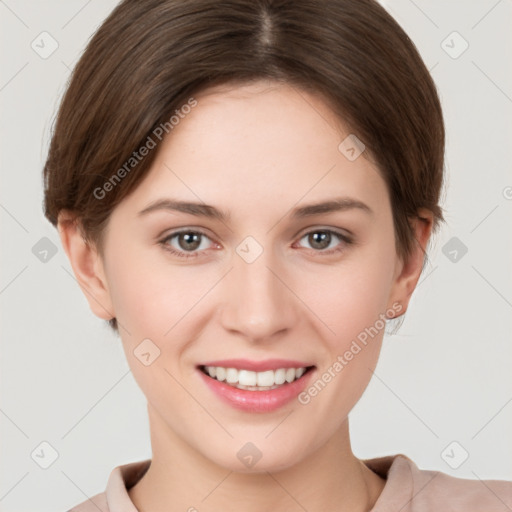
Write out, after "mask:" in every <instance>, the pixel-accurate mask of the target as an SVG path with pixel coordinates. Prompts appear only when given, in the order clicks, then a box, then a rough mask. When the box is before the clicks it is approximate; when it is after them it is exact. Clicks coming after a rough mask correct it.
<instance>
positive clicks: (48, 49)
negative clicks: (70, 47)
mask: <svg viewBox="0 0 512 512" xmlns="http://www.w3.org/2000/svg"><path fill="white" fill-rule="evenodd" d="M30 47H31V48H32V50H34V51H35V52H36V53H37V55H39V57H41V59H45V60H46V59H47V58H48V57H50V56H51V55H52V54H53V53H54V52H55V51H56V50H57V48H58V47H59V43H58V42H57V40H56V39H55V38H54V37H53V36H52V35H51V34H49V33H48V32H46V31H44V32H41V33H40V34H39V35H38V36H37V37H36V38H35V39H34V40H33V41H32V42H31V43H30Z"/></svg>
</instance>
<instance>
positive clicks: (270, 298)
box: [222, 237, 296, 341]
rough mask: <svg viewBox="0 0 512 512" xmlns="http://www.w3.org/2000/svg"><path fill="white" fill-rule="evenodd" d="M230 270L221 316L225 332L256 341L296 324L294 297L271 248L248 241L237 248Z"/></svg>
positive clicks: (249, 239)
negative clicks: (238, 334)
mask: <svg viewBox="0 0 512 512" xmlns="http://www.w3.org/2000/svg"><path fill="white" fill-rule="evenodd" d="M233 267H234V268H233V270H232V271H231V272H230V273H229V276H228V280H229V286H228V288H229V290H228V293H227V295H226V297H227V298H226V301H225V304H224V310H223V314H222V322H223V325H224V327H225V328H226V329H228V330H232V331H233V330H234V331H238V332H240V333H242V334H244V335H245V336H246V337H247V338H248V339H249V340H251V341H256V340H259V339H264V338H269V337H272V335H273V334H275V333H278V332H279V331H282V330H284V329H287V328H290V327H291V326H292V325H293V324H294V323H295V322H296V318H294V317H295V314H294V312H295V308H294V304H293V293H291V291H290V290H289V289H288V288H287V287H286V285H285V284H284V283H285V282H286V278H285V276H284V275H281V274H283V272H282V270H280V269H281V268H282V267H281V266H280V265H279V264H278V262H277V261H276V259H275V258H274V252H273V251H272V249H271V248H270V247H269V248H263V246H262V245H261V244H259V243H258V242H256V241H255V240H254V239H252V240H251V237H248V239H246V240H244V241H243V242H242V243H241V244H240V245H239V246H238V247H237V249H236V254H234V259H233Z"/></svg>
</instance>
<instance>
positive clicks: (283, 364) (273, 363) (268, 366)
mask: <svg viewBox="0 0 512 512" xmlns="http://www.w3.org/2000/svg"><path fill="white" fill-rule="evenodd" d="M198 366H199V367H201V366H222V367H223V368H236V369H237V370H251V371H253V372H264V371H266V370H278V369H279V368H307V367H309V366H313V365H312V364H311V363H305V362H303V361H293V360H291V359H265V360H263V361H251V360H249V359H222V360H218V361H207V362H205V363H201V364H200V365H198Z"/></svg>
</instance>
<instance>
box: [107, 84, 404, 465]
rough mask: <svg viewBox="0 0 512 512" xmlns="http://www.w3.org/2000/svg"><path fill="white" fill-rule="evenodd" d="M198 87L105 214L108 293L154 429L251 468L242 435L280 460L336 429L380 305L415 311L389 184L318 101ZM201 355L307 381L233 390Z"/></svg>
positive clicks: (380, 321)
mask: <svg viewBox="0 0 512 512" xmlns="http://www.w3.org/2000/svg"><path fill="white" fill-rule="evenodd" d="M195 98H196V100H197V102H198V104H197V106H195V107H194V108H193V109H191V111H190V112H189V113H188V114H187V115H186V116H184V117H183V118H182V119H180V122H179V124H177V125H176V126H174V128H173V130H172V132H171V133H170V135H169V136H168V137H167V139H165V140H164V143H163V145H162V146H161V149H160V150H159V154H158V156H157V158H156V160H155V162H154V164H153V166H152V168H151V170H150V173H149V174H148V175H147V177H146V178H145V179H144V181H143V182H142V183H141V184H140V185H139V186H138V187H137V188H136V189H135V190H134V192H133V193H132V194H131V195H129V196H128V197H127V198H126V199H124V200H123V202H122V203H121V204H119V205H118V206H117V208H116V209H115V210H114V211H113V213H112V215H111V217H110V220H109V224H108V228H107V231H106V237H105V250H104V259H103V260H102V263H101V275H102V276H103V277H104V282H105V288H106V298H105V301H108V302H109V306H110V307H111V310H112V311H113V312H114V314H115V317H116V318H117V320H118V323H119V325H120V326H121V327H120V335H121V337H122V343H123V347H124V350H125V354H126V357H127V360H128V363H129V365H130V368H131V370H132V372H133V375H134V377H135V379H136V381H137V383H138V384H139V386H140V388H141V389H142V391H143V392H144V394H145V396H146V397H147V400H148V407H149V410H150V415H151V418H152V421H153V423H154V424H153V428H155V429H159V431H160V434H161V435H162V436H167V435H168V436H170V437H173V438H175V439H179V440H180V441H182V442H184V443H186V444H187V445H188V446H190V447H191V448H192V449H194V450H195V451H196V452H197V453H198V454H200V455H201V456H203V457H205V458H206V459H209V460H210V461H213V462H214V463H216V464H219V465H221V466H223V467H225V468H229V469H232V470H236V471H243V470H244V465H243V463H242V462H241V459H240V458H239V456H237V454H238V453H239V450H240V449H241V448H242V447H243V446H244V445H246V443H248V442H250V443H252V444H253V445H254V446H255V447H257V449H258V450H259V451H260V452H261V453H262V454H263V458H262V459H261V461H260V462H258V464H257V466H256V468H257V469H258V471H261V470H276V469H278V468H286V467H289V466H291V465H293V464H295V463H297V462H298V461H300V460H301V459H303V458H304V457H306V456H307V455H308V454H311V453H313V452H314V451H315V450H316V449H317V448H318V447H320V446H321V445H323V444H325V443H326V441H327V440H329V439H330V438H331V437H332V436H333V435H334V434H335V433H336V432H337V431H338V430H339V429H340V426H341V425H342V423H343V422H344V421H345V419H346V418H347V415H348V413H349V411H350V410H351V409H352V408H353V406H354V405H355V404H356V402H357V401H358V399H359V398H360V396H361V395H362V393H363V391H364V389H365V388H366V386H367V384H368V382H369V380H370V378H371V376H372V373H371V370H373V369H374V368H375V366H376V363H377V359H378V355H379V350H380V347H381V340H382V336H383V333H384V318H385V314H386V312H388V314H389V313H393V312H394V313H395V315H396V316H399V315H400V314H402V313H403V312H404V310H405V307H406V304H407V297H406V295H405V294H403V293H402V291H401V288H400V286H399V284H400V281H399V275H400V272H401V270H402V265H401V263H400V260H399V259H398V257H397V255H396V252H395V235H394V231H393V218H392V210H391V205H390V201H389V196H388V193H387V189H386V185H385V182H384V180H383V179H382V177H381V176H380V174H379V172H377V169H376V167H375V166H374V165H373V164H371V163H370V162H369V160H367V159H366V158H365V153H364V152H363V153H362V154H361V156H360V157H358V158H356V159H355V160H354V159H353V158H352V159H349V158H347V153H346V152H343V151H341V150H340V149H339V145H340V143H341V142H342V141H343V140H344V139H345V138H346V137H347V136H348V135H349V132H348V131H344V130H343V129H342V128H341V127H340V123H339V121H336V120H335V119H334V118H333V115H332V113H331V112H330V110H329V108H328V107H327V105H326V104H325V103H324V102H323V101H322V100H321V99H320V98H318V97H316V96H312V95H310V94H307V93H305V92H303V91H298V90H297V89H296V88H292V87H290V86H287V85H278V84H270V83H267V82H259V83H257V84H252V85H248V86H244V87H236V88H235V87H232V88H229V87H227V86H224V87H217V88H215V89H211V90H209V91H208V92H205V93H203V94H201V95H198V96H196V97H195ZM349 154H350V153H349ZM160 201H163V202H162V203H160V206H158V203H159V202H160ZM165 201H167V203H165ZM335 201H338V206H339V205H342V207H338V208H327V207H325V208H316V209H315V208H308V209H305V207H306V206H311V205H317V204H321V203H330V205H331V206H333V204H335V203H334V202H335ZM173 202H174V206H176V202H183V203H198V204H199V205H200V208H199V207H195V208H179V207H178V208H177V209H173V208H172V206H173V205H172V204H171V203H173ZM205 205H208V206H205ZM343 205H344V206H343ZM145 210H146V211H145ZM141 212H143V213H141ZM212 212H215V213H212ZM235 359H236V360H238V361H227V362H226V360H235ZM203 365H207V366H213V367H222V368H226V367H231V368H232V367H234V368H238V369H243V370H246V372H245V373H244V372H240V373H239V372H234V371H233V370H228V371H227V378H228V380H229V379H231V378H233V379H234V378H236V377H237V376H238V378H239V379H240V381H241V382H246V385H253V384H254V383H256V384H257V383H258V382H259V383H260V384H261V385H265V384H266V385H268V382H270V381H268V380H266V379H269V378H272V377H274V379H277V382H278V383H279V382H282V380H283V379H286V377H288V378H289V379H290V380H291V379H292V378H296V377H297V376H298V377H299V378H298V379H296V380H295V381H294V382H291V383H289V382H287V381H286V382H285V383H284V384H279V386H278V387H277V388H275V389H273V390H267V391H262V390H252V391H251V390H247V389H246V390H239V389H236V388H234V387H233V385H231V384H233V383H231V384H228V383H226V381H224V383H219V381H218V380H217V379H214V378H212V377H210V376H206V374H205V373H204V372H203V371H202V370H201V368H200V367H202V366H203ZM290 367H291V368H298V367H300V368H302V367H304V368H307V369H308V371H307V372H305V373H304V374H303V375H302V376H301V375H300V373H301V371H299V372H297V373H294V372H293V370H289V368H290ZM255 370H261V371H260V372H258V373H256V375H254V374H253V373H252V372H253V371H255ZM272 370H277V371H272ZM206 371H208V369H206ZM213 372H215V373H214V375H217V377H219V378H222V377H223V375H224V373H225V372H223V370H219V369H218V368H217V369H216V370H212V373H213ZM242 374H243V376H242ZM263 374H264V375H263ZM230 375H231V377H230ZM246 378H247V379H248V380H245V379H246ZM251 379H256V382H254V380H251ZM258 379H259V381H258ZM279 379H281V381H280V380H279ZM315 383H316V384H315ZM272 385H276V380H273V381H272ZM258 393H261V394H260V395H258ZM270 432H271V434H269V433H270ZM245 449H246V450H249V452H251V450H255V449H254V448H253V447H252V446H248V447H246V448H245ZM245 469H246V468H245Z"/></svg>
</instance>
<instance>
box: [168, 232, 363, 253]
mask: <svg viewBox="0 0 512 512" xmlns="http://www.w3.org/2000/svg"><path fill="white" fill-rule="evenodd" d="M184 233H188V234H190V233H193V234H195V235H201V236H202V237H206V238H210V237H209V236H208V235H207V234H206V233H203V232H202V231H197V230H193V229H184V230H181V231H175V232H174V233H170V234H169V235H167V236H166V237H165V238H164V239H162V240H160V241H159V242H158V243H159V244H160V245H161V246H162V247H163V249H164V250H166V251H168V252H170V253H171V254H173V255H174V256H178V257H180V258H197V257H198V256H199V255H200V253H199V252H192V253H186V252H183V251H177V250H176V249H173V248H172V247H171V246H170V245H169V244H168V243H167V242H168V241H169V240H172V239H173V238H175V237H177V236H179V235H181V234H184ZM312 233H329V234H331V235H334V236H336V237H338V238H339V239H341V240H342V241H343V242H344V243H345V244H346V245H351V244H353V243H354V242H353V240H352V238H350V237H349V236H347V235H344V234H342V233H339V232H338V231H334V230H332V229H314V230H311V231H308V232H306V233H304V234H303V235H302V236H301V237H300V238H299V241H300V240H302V239H303V238H304V237H306V236H308V235H310V234H312ZM342 245H343V244H342ZM310 250H312V251H314V252H317V253H319V254H321V255H325V256H328V255H332V254H334V253H338V252H342V251H343V250H344V248H335V249H328V250H326V249H324V250H316V249H310Z"/></svg>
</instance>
